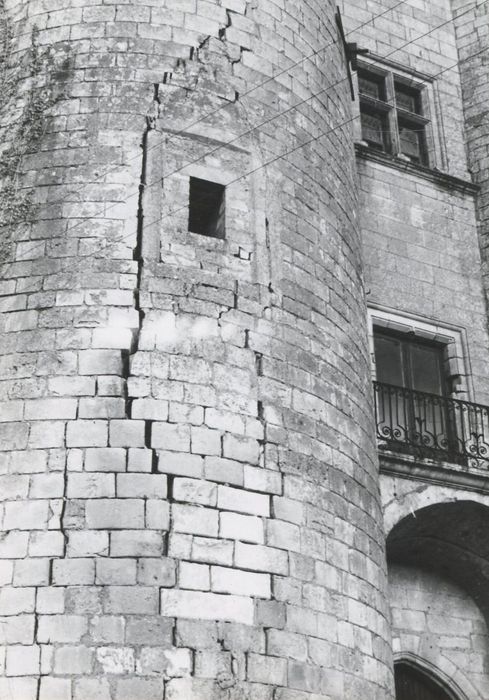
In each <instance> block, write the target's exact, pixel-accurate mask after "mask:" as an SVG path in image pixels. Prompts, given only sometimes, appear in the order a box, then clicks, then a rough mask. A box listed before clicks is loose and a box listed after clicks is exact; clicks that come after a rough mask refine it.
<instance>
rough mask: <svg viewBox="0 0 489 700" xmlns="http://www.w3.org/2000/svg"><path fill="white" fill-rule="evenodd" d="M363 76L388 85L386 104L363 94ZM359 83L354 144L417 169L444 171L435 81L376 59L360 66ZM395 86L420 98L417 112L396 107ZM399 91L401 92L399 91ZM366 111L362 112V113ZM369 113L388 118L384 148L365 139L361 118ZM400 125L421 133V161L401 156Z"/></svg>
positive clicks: (365, 60)
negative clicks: (408, 126) (441, 167)
mask: <svg viewBox="0 0 489 700" xmlns="http://www.w3.org/2000/svg"><path fill="white" fill-rule="evenodd" d="M362 72H363V73H364V74H366V75H369V74H370V75H371V76H374V78H375V77H376V78H379V77H380V78H381V79H383V81H384V84H385V100H376V99H375V98H373V97H371V96H370V97H369V96H368V95H365V94H362V93H361V92H360V82H359V78H360V77H361V75H362ZM355 80H356V88H357V89H356V95H357V97H356V103H357V108H358V115H359V117H360V118H359V119H358V120H356V122H357V129H356V134H355V140H356V141H357V143H359V144H360V145H363V146H366V147H367V148H372V151H374V152H377V153H379V152H380V153H384V154H386V155H387V156H391V157H392V156H394V157H395V158H398V159H399V160H402V161H405V162H409V163H412V164H413V165H415V166H421V167H425V168H432V169H434V168H439V167H440V165H441V166H443V167H445V160H446V158H444V157H443V153H442V151H441V143H442V142H441V140H440V136H441V134H440V132H439V129H438V126H437V124H436V122H437V121H440V122H441V120H439V119H437V118H435V117H436V116H437V110H436V103H435V90H434V85H433V79H432V78H430V76H427V75H424V74H420V73H417V72H415V71H409V70H406V69H405V68H404V67H402V66H400V65H399V64H397V63H395V62H390V61H385V62H383V63H382V62H381V61H380V60H376V59H375V57H374V56H373V55H372V57H363V58H362V60H361V61H359V63H358V70H357V73H356V74H355ZM396 85H397V86H405V87H406V88H407V89H408V90H409V91H412V92H413V93H415V95H416V96H417V98H418V101H419V104H418V110H417V111H415V112H412V111H409V110H406V109H405V108H403V107H402V106H400V105H398V104H397V99H396ZM398 91H399V90H398ZM362 108H363V109H362ZM366 110H371V111H374V112H375V111H376V112H377V113H378V114H381V113H384V114H386V115H387V120H386V121H387V126H388V133H387V134H386V135H385V136H386V138H384V144H385V148H384V149H380V148H378V147H375V145H372V143H369V142H368V141H366V140H365V139H364V138H363V134H362V124H361V114H362V112H364V111H366ZM399 121H401V122H404V123H405V124H407V125H411V126H412V128H413V129H414V128H415V129H416V131H418V130H421V131H419V133H420V138H419V140H420V141H421V143H420V157H419V159H418V158H415V157H413V156H409V155H408V154H405V153H403V152H402V146H401V134H400V129H399Z"/></svg>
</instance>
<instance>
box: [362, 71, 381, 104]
mask: <svg viewBox="0 0 489 700" xmlns="http://www.w3.org/2000/svg"><path fill="white" fill-rule="evenodd" d="M358 87H359V88H360V93H361V94H362V95H368V97H373V98H374V99H375V100H384V101H385V80H384V78H383V77H381V76H377V75H375V74H374V73H366V72H365V71H363V70H360V71H358Z"/></svg>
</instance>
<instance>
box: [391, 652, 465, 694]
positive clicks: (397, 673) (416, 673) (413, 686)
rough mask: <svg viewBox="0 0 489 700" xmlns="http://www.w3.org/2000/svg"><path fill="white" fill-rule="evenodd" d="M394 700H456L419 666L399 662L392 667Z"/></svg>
mask: <svg viewBox="0 0 489 700" xmlns="http://www.w3.org/2000/svg"><path fill="white" fill-rule="evenodd" d="M394 678H395V683H396V700H457V698H456V697H455V695H453V693H451V692H448V691H447V690H446V689H445V688H444V687H443V686H442V685H441V683H440V682H438V681H437V680H434V679H433V678H431V677H430V676H429V675H428V674H427V673H425V672H424V671H423V670H422V669H421V668H419V666H415V665H413V664H411V663H406V662H403V661H399V662H398V663H396V664H395V666H394Z"/></svg>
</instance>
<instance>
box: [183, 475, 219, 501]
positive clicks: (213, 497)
mask: <svg viewBox="0 0 489 700" xmlns="http://www.w3.org/2000/svg"><path fill="white" fill-rule="evenodd" d="M173 498H174V499H175V500H176V501H183V502H186V503H196V504H199V505H203V506H216V504H217V487H216V485H215V484H212V483H209V482H208V481H204V480H202V479H188V478H175V479H174V481H173Z"/></svg>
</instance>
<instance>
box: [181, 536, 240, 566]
mask: <svg viewBox="0 0 489 700" xmlns="http://www.w3.org/2000/svg"><path fill="white" fill-rule="evenodd" d="M233 552H234V542H231V541H230V540H220V539H213V538H210V537H194V538H193V539H192V549H191V558H192V560H193V561H197V562H204V563H207V564H222V565H223V566H231V565H232V563H233Z"/></svg>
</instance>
